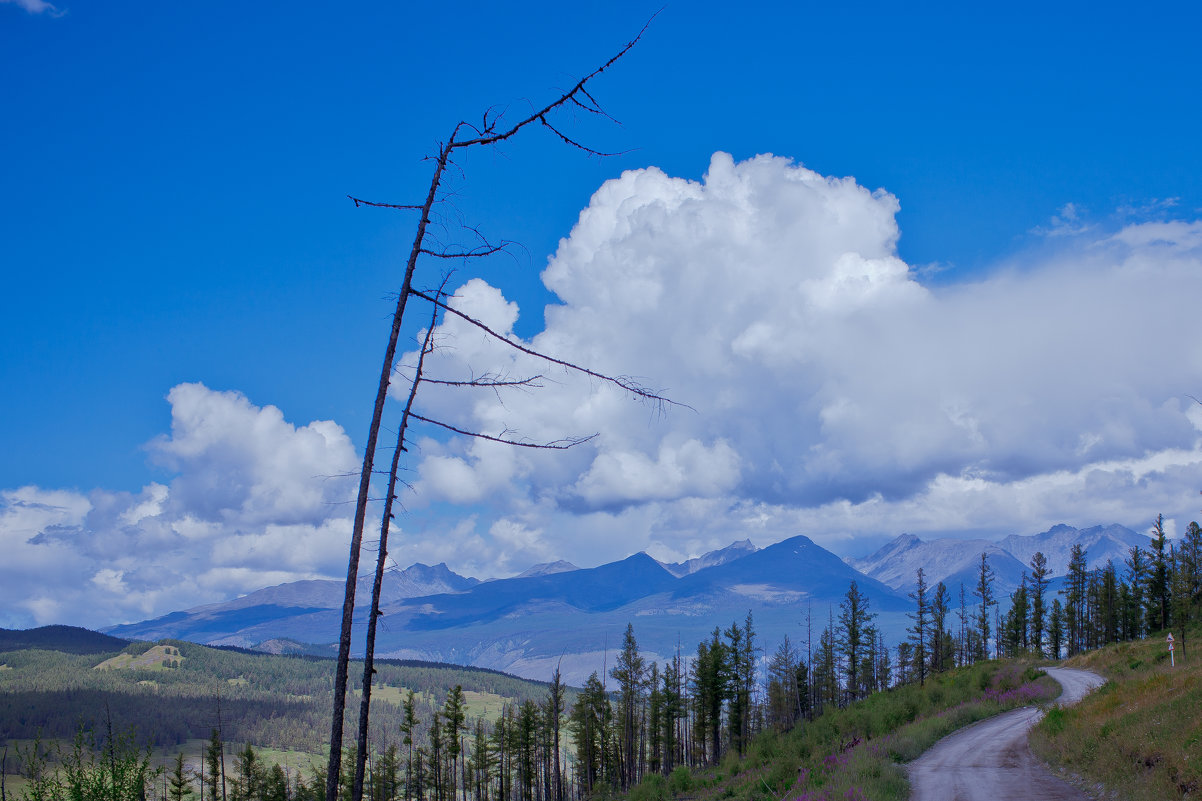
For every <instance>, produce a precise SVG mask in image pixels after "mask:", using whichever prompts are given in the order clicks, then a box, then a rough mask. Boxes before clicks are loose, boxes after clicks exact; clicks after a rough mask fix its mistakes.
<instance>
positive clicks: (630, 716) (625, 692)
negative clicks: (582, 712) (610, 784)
mask: <svg viewBox="0 0 1202 801" xmlns="http://www.w3.org/2000/svg"><path fill="white" fill-rule="evenodd" d="M646 670H647V664H646V661H645V660H644V659H643V657H642V655H641V654H640V653H639V644H638V642H637V641H636V640H635V638H634V626H632V625H631V624H629V623H627V624H626V633H625V635H623V637H622V650H621V651H620V652H619V653H618V662H617V664H616V665H614V667H613V669H612V670H611V671H610V672H609V675H610V676H611V677H613V679H614V680H615V681H617V682H618V698H619V705H620V712H619V714H620V715H621V719H622V728H621V741H622V775H621V780H622V789H624V790H625V789H629V788H630V787H633V786H634V785H635V784H636V783H637V782H638V763H637V761H636V755H637V746H638V741H637V735H638V728H637V725H636V724H637V721H636V715H637V712H638V708H639V706H640V704H641V703H642V700H643V690H644V688H645V686H646V681H647V679H646Z"/></svg>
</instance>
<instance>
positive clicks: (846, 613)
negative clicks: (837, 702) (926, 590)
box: [838, 580, 876, 699]
mask: <svg viewBox="0 0 1202 801" xmlns="http://www.w3.org/2000/svg"><path fill="white" fill-rule="evenodd" d="M839 609H840V612H839V639H838V642H839V650H840V652H841V655H842V658H843V666H844V670H845V671H846V672H845V675H846V678H847V694H848V696H849V697H851V698H853V699H854V698H859V697H860V696H861V695H863V694H864V689H865V687H864V677H863V676H862V675H861V670H860V669H861V667H862V666H861V664H860V662H861V656H862V654H861V651H862V650H863V648H864V647H865V644H866V642H868V641H869V638H870V637H872V638H875V637H874V633H872V632H870V631H869V628H870V624H871V622H872V619H873V618H875V617H876V615H875V614H874V613H872V612H870V611H869V608H868V597H867V596H865V595H864V593H862V592H860V588H859V586H857V584H856V582H855V581H854V580H853V581H852V582H851V584H850V585H849V586H848V588H847V595H845V596H844V597H843V601H842V603H840V604H839Z"/></svg>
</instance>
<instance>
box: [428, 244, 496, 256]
mask: <svg viewBox="0 0 1202 801" xmlns="http://www.w3.org/2000/svg"><path fill="white" fill-rule="evenodd" d="M509 244H510V243H509V242H504V241H502V242H501V244H499V245H480V246H479V247H474V248H472V249H471V250H464V251H460V252H458V253H455V252H450V251H436V250H426V249H425V248H422V250H421V252H422V254H423V255H425V256H433V257H434V258H436V259H480V258H483V257H485V256H491V255H493V254H494V253H500V252H501V251H502V250H504V249H505V248H506V247H508V246H509Z"/></svg>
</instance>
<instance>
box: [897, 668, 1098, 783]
mask: <svg viewBox="0 0 1202 801" xmlns="http://www.w3.org/2000/svg"><path fill="white" fill-rule="evenodd" d="M1047 672H1048V675H1050V676H1051V677H1052V678H1054V679H1055V680H1056V681H1058V682H1060V686H1061V687H1062V688H1063V692H1061V694H1060V697H1059V698H1057V699H1056V701H1057V703H1059V704H1061V705H1063V706H1068V705H1069V704H1073V703H1076V702H1077V701H1079V700H1081V698H1082V696H1084V695H1085V694H1086V693H1088V692H1089V691H1090V690H1092V689H1094V688H1095V687H1098V686H1100V685H1101V684H1102V682H1103V679H1102V677H1101V676H1098V675H1097V674H1095V673H1090V672H1089V671H1087V670H1073V669H1070V668H1047ZM1042 714H1043V712H1042V711H1040V710H1039V709H1037V708H1035V707H1030V706H1028V707H1023V708H1022V709H1015V710H1012V711H1010V712H1007V713H1005V714H1004V715H998V716H997V717H995V718H989V719H988V720H983V721H981V722H980V723H974V724H973V725H972V726H969V727H967V728H964V729H961V730H960V731H958V732H956V733H955V734H949V735H948V736H947V737H944V738H943V739H942V740H940V741H939V742H937V743H935V745H934V746H932V747H931V749H930V750H929V751H927V752H926V753H925V754H923V755H922V756H921V757H919V758H918V759H916V760H914V761H913V762H911V763H910V764H909V766H908V768H907V770H908V772H909V774H910V787H911V790H910V801H1011V799H1013V801H1088V798H1089V797H1088V796H1086V795H1085V794H1084V793H1082V792H1081V791H1080V790H1078V789H1077V788H1076V787H1073V786H1072V785H1071V784H1069V783H1067V782H1065V781H1063V780H1062V779H1058V778H1056V777H1055V776H1053V775H1052V774H1051V773H1049V772H1048V770H1047V768H1045V767H1044V766H1043V764H1042V763H1041V762H1040V761H1039V760H1038V759H1036V758H1035V757H1034V756H1033V755H1032V754H1031V749H1030V748H1028V747H1027V731H1028V730H1029V729H1030V728H1031V727H1032V726H1034V725H1035V722H1036V721H1038V720H1039V718H1040V716H1041V715H1042Z"/></svg>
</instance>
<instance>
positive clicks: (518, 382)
mask: <svg viewBox="0 0 1202 801" xmlns="http://www.w3.org/2000/svg"><path fill="white" fill-rule="evenodd" d="M545 377H546V376H543V375H541V374H540V375H532V376H530V377H529V378H515V379H513V380H508V381H507V380H502V379H499V378H488V377H483V378H472V379H469V380H467V381H451V380H449V379H445V378H422V381H423V382H424V383H426V384H441V385H442V386H444V387H488V388H498V389H502V388H505V387H526V388H529V389H542V387H543V385H542V384H540V383H538V382H539V381H541V380H542V379H543V378H545Z"/></svg>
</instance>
